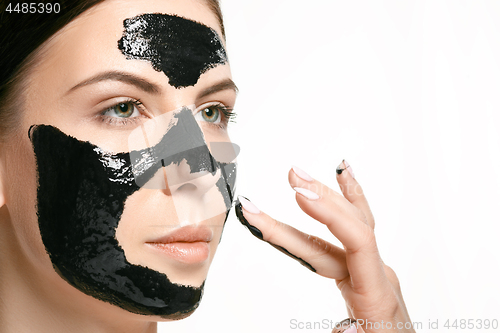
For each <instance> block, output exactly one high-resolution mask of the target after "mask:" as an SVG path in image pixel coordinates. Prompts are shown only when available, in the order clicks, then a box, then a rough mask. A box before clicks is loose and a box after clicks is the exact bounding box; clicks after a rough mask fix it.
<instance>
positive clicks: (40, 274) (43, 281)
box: [0, 206, 157, 333]
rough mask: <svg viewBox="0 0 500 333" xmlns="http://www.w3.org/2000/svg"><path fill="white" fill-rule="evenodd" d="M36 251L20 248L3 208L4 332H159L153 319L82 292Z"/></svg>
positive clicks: (0, 302)
mask: <svg viewBox="0 0 500 333" xmlns="http://www.w3.org/2000/svg"><path fill="white" fill-rule="evenodd" d="M21 237H22V236H21ZM42 250H43V249H42ZM34 252H35V251H34V250H33V249H27V248H23V247H22V246H21V242H19V239H18V238H17V237H16V233H14V232H13V226H12V224H11V221H10V219H9V216H8V211H7V209H6V207H5V206H4V207H1V208H0V332H2V333H11V332H12V333H14V332H16V333H19V332H21V333H22V332H40V333H44V332H51V333H52V332H77V333H86V332H89V333H91V332H92V333H108V332H109V333H111V332H120V333H127V332H134V333H156V332H157V324H156V321H154V319H153V318H147V317H143V316H139V315H135V314H131V313H129V312H127V311H125V310H122V309H120V308H118V307H116V306H113V305H111V304H108V303H105V302H102V301H99V300H97V299H94V298H93V297H90V296H87V295H85V294H83V293H82V292H80V291H78V290H77V289H75V288H74V287H72V286H70V285H69V284H68V283H66V281H64V280H63V279H62V278H60V277H59V275H57V273H56V272H55V271H54V269H53V268H52V265H51V264H50V260H49V259H48V256H47V254H44V255H45V257H46V260H44V261H41V260H39V259H40V255H37V254H36V253H34ZM37 259H38V260H37Z"/></svg>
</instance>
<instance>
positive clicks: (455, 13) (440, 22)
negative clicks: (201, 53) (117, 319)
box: [159, 0, 500, 333]
mask: <svg viewBox="0 0 500 333" xmlns="http://www.w3.org/2000/svg"><path fill="white" fill-rule="evenodd" d="M222 9H223V12H224V16H225V25H226V31H227V42H228V52H229V56H230V61H231V66H232V71H233V77H234V80H235V82H236V84H237V85H238V86H239V88H240V94H239V97H238V102H237V107H236V112H237V113H238V118H237V120H236V121H237V123H236V124H232V125H231V127H232V129H231V137H232V139H233V141H234V142H235V143H237V144H239V145H240V146H241V154H240V156H239V157H238V164H239V173H238V182H237V190H238V193H239V194H242V195H245V196H247V197H248V198H250V199H251V200H252V202H254V203H255V204H256V205H257V207H259V208H260V209H261V210H263V211H265V212H266V213H268V214H269V215H271V216H273V217H275V218H276V219H278V220H281V221H283V222H287V223H289V224H291V225H293V226H295V227H296V228H299V229H301V230H303V231H306V232H309V233H312V234H315V235H318V236H322V237H325V238H326V239H328V240H330V241H332V242H335V243H336V244H338V241H337V240H335V238H334V237H333V236H332V235H331V234H330V233H329V232H328V230H327V229H326V227H325V226H323V225H321V224H320V223H319V222H317V221H314V220H312V219H311V218H309V217H308V216H306V215H305V214H304V213H303V212H302V211H301V210H300V208H299V207H298V206H297V204H296V202H295V199H294V197H295V193H294V191H293V190H292V189H291V188H290V186H289V184H288V181H287V173H288V170H289V168H290V167H291V165H292V164H295V165H297V166H299V167H300V168H302V169H304V170H305V171H307V172H308V173H309V174H310V175H312V176H313V177H314V178H316V179H318V180H320V181H322V182H323V183H326V184H330V185H331V187H332V188H334V189H338V185H336V183H335V174H334V172H335V167H336V166H337V165H338V164H339V163H340V162H341V161H342V159H344V158H345V159H346V160H347V161H348V162H349V163H350V164H351V165H352V167H353V170H354V172H355V173H356V178H357V179H358V181H359V182H360V184H361V185H362V186H363V188H364V190H365V193H366V195H367V197H368V200H369V202H370V204H371V207H372V210H373V212H374V215H375V219H376V223H377V226H376V229H375V230H376V236H377V240H378V243H379V249H380V252H381V255H382V258H383V259H384V261H385V262H386V263H387V264H388V265H389V266H391V267H392V268H393V269H394V270H395V271H396V273H397V274H398V276H399V279H400V281H401V284H402V289H403V294H404V297H405V300H406V304H407V307H408V310H409V312H410V315H411V319H412V320H413V321H416V322H417V321H420V322H422V323H423V325H424V326H423V327H424V329H423V330H421V332H438V331H439V332H454V330H446V329H445V328H444V327H443V324H444V322H445V321H446V320H447V319H451V320H454V319H495V318H496V319H498V320H500V300H499V299H498V298H499V296H500V284H499V280H498V273H499V271H500V258H499V254H500V245H499V244H500V239H499V236H500V233H499V230H500V228H499V224H500V219H499V217H498V207H500V205H499V203H500V186H499V185H500V1H479V0H474V1H472V0H469V1H459V0H450V1H438V0H432V1H405V0H391V1H389V0H385V1H380V0H379V1H368V0H366V1H345V0H342V1H339V0H328V1H327V0H324V1H319V0H312V1H296V0H294V1H291V0H272V1H269V0H266V1H264V0H252V1H234V0H222ZM346 317H347V315H346V311H345V307H344V303H343V299H342V297H341V295H340V292H339V291H338V289H337V288H336V286H335V282H334V281H332V280H328V279H325V278H322V277H320V276H316V275H315V274H313V273H311V272H309V271H308V270H307V269H305V268H304V267H302V266H301V265H300V264H298V263H297V262H295V261H294V260H292V259H290V258H288V257H286V256H284V255H283V254H282V253H279V252H278V251H276V250H274V249H273V248H272V247H270V246H269V245H267V244H265V243H263V242H261V241H259V240H258V239H256V238H255V237H253V236H252V235H251V234H250V233H249V232H248V231H247V230H246V229H245V228H244V227H243V226H242V225H241V224H240V223H239V222H238V221H237V219H236V217H235V215H234V211H232V212H231V215H230V218H229V220H228V222H227V225H226V229H225V232H224V236H223V239H222V243H221V244H220V247H219V250H218V253H217V255H216V258H215V260H214V262H213V266H212V268H211V271H210V273H209V276H208V279H207V282H206V288H205V296H204V298H203V301H202V302H201V306H200V308H199V309H198V310H197V311H196V312H195V313H194V314H193V315H192V316H191V317H190V318H188V319H185V320H182V321H180V322H175V323H164V324H160V325H159V331H160V332H190V333H192V332H218V333H223V332H266V333H267V332H280V333H282V332H297V331H300V330H297V329H291V328H290V320H292V319H296V320H298V321H302V322H307V321H321V320H323V319H328V320H333V321H334V322H335V321H340V320H342V319H344V318H346ZM429 320H431V321H436V320H439V325H440V329H439V330H429V329H428V322H429ZM304 331H307V332H331V329H322V330H321V329H319V330H304ZM466 331H467V332H472V331H473V330H462V331H460V332H466ZM483 331H484V332H493V330H489V331H487V330H480V332H483Z"/></svg>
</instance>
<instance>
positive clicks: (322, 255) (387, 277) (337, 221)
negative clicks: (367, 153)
mask: <svg viewBox="0 0 500 333" xmlns="http://www.w3.org/2000/svg"><path fill="white" fill-rule="evenodd" d="M340 167H341V168H342V169H344V168H345V165H344V164H343V162H342V164H341V166H340ZM288 181H289V183H290V186H291V187H292V188H295V187H300V188H305V189H308V190H310V191H312V192H314V193H316V194H318V195H319V199H317V200H310V199H308V198H307V197H305V196H303V195H301V194H299V193H296V196H295V199H296V201H297V204H298V205H299V207H300V208H301V209H302V210H303V211H304V212H305V213H306V214H308V215H309V216H311V217H312V218H314V219H316V220H317V221H319V222H320V223H323V224H325V225H326V226H327V227H328V229H329V230H330V232H331V233H332V234H333V235H334V236H335V237H337V239H339V240H340V241H341V242H342V244H343V245H344V248H343V249H342V248H339V247H337V246H335V245H333V244H331V243H329V242H327V241H325V240H323V239H321V238H319V237H316V236H311V235H308V234H305V233H303V232H301V231H299V230H297V229H295V228H293V227H291V226H289V225H287V224H285V223H282V222H279V221H277V220H275V219H273V218H272V217H270V216H269V215H267V214H265V213H264V212H260V213H258V214H252V213H250V212H248V211H246V210H244V209H243V214H244V216H245V218H246V219H247V220H248V222H249V223H250V224H251V225H253V226H255V227H257V228H258V229H259V230H260V231H261V232H262V234H263V238H264V240H265V241H268V242H271V243H273V244H276V245H279V246H282V247H284V248H286V249H287V250H288V251H289V252H291V253H292V254H294V255H295V256H297V257H300V258H302V259H303V260H305V261H306V262H308V263H309V264H311V265H312V267H314V268H315V269H316V273H317V274H319V275H322V276H325V277H327V278H331V279H335V280H336V282H337V287H338V288H339V289H340V291H341V293H342V296H343V297H344V299H345V301H346V305H347V310H348V316H349V317H350V318H355V319H365V321H366V322H372V323H376V322H378V323H381V322H382V321H383V322H384V323H387V322H391V323H392V327H393V328H392V329H373V328H370V327H368V328H367V327H366V326H360V327H358V330H357V332H358V333H362V332H366V333H381V332H401V333H402V332H405V333H413V332H415V330H413V329H407V330H406V329H400V330H395V328H396V327H397V326H396V325H397V323H403V325H404V323H407V322H410V323H411V320H410V317H409V314H408V311H407V310H406V306H405V304H404V301H403V296H402V293H401V289H400V286H399V281H398V278H397V276H396V274H395V273H394V271H393V270H392V269H391V268H390V267H389V266H387V265H386V264H384V262H383V261H382V258H381V257H380V254H379V252H378V249H377V243H376V239H375V233H374V227H375V220H374V218H373V215H372V213H371V210H370V207H369V205H368V201H367V200H366V198H365V196H364V194H363V190H362V188H361V186H360V184H359V183H358V181H357V180H356V179H355V178H353V177H352V175H351V174H350V173H349V172H348V170H346V171H344V172H342V174H340V175H338V174H337V182H338V184H339V185H340V188H341V191H342V194H340V193H338V192H336V191H334V190H332V189H330V188H329V187H328V186H326V185H324V184H322V183H320V182H319V181H317V180H315V179H313V180H312V181H307V180H304V179H302V178H300V177H299V176H298V175H297V174H296V173H295V172H294V171H293V169H291V170H290V171H289V173H288ZM333 332H338V330H336V329H334V330H333ZM350 333H351V332H350Z"/></svg>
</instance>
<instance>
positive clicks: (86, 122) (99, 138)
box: [2, 0, 236, 319]
mask: <svg viewBox="0 0 500 333" xmlns="http://www.w3.org/2000/svg"><path fill="white" fill-rule="evenodd" d="M221 36H222V33H221V28H220V26H219V24H218V22H217V19H216V17H215V15H214V14H213V13H212V12H211V11H210V10H209V9H208V7H207V6H206V5H205V4H204V3H203V1H197V0H169V1H165V0H157V1H133V0H110V1H104V2H103V3H101V4H99V5H97V6H96V7H94V8H92V9H90V10H88V11H87V12H85V13H84V14H83V15H81V16H80V17H79V18H77V19H76V20H74V21H73V22H71V23H70V24H69V25H68V26H66V27H65V28H64V29H63V30H62V31H60V32H59V33H58V34H56V35H55V36H54V38H53V39H52V40H50V41H49V42H48V43H47V44H46V47H45V48H44V50H43V52H42V53H41V54H40V57H41V59H42V60H41V61H40V63H39V64H38V65H37V66H36V68H35V70H34V71H33V72H32V75H31V76H30V80H29V84H28V89H27V91H25V94H24V97H25V104H24V107H23V110H22V116H23V117H22V122H21V124H20V126H19V129H18V130H17V131H16V133H17V134H16V136H13V137H12V138H9V141H8V142H7V145H6V149H4V150H3V156H2V163H3V168H2V169H3V171H2V178H3V179H2V184H3V192H4V196H5V202H6V204H5V206H4V208H3V209H4V212H5V208H6V209H7V211H8V218H9V220H10V225H11V227H12V230H13V233H14V235H15V237H13V239H11V240H10V241H9V242H10V243H9V244H10V246H9V248H10V249H11V250H12V251H17V252H18V254H20V256H19V257H21V258H22V259H21V260H19V261H18V266H19V267H18V269H19V270H21V271H23V273H24V274H37V275H38V276H40V277H41V278H40V279H39V281H38V280H37V282H36V284H37V287H35V290H36V289H37V288H38V289H40V290H43V289H45V290H48V289H52V290H58V293H59V296H57V297H71V298H73V299H74V297H80V298H82V299H83V298H87V301H88V297H89V296H90V297H93V298H94V299H95V298H97V299H99V300H101V301H105V302H107V303H111V304H114V305H117V306H118V307H120V308H123V309H126V310H128V311H130V312H134V313H138V314H144V315H156V316H160V317H162V318H164V319H168V318H179V317H183V316H186V315H188V314H190V313H191V312H192V311H194V309H195V308H196V307H197V306H198V302H199V298H200V297H201V292H202V288H203V283H204V281H205V278H206V276H207V272H208V268H209V266H210V263H211V261H212V259H213V256H214V254H215V250H216V248H217V245H218V243H219V240H220V237H221V233H222V229H223V225H224V222H225V220H226V217H227V212H228V210H229V208H230V206H231V201H232V195H233V188H234V175H235V165H234V158H235V155H236V154H235V151H234V150H233V146H232V145H231V144H230V143H229V138H228V135H227V131H226V125H227V121H228V117H229V113H230V109H232V107H233V105H234V102H235V97H236V91H235V90H236V88H235V86H234V84H233V82H232V81H231V72H230V68H229V64H228V62H227V59H226V54H225V49H224V47H225V46H224V44H223V39H222V38H221ZM33 125H34V126H33ZM43 125H45V126H43ZM28 133H29V134H30V137H28ZM64 280H66V281H64ZM68 283H69V285H71V286H72V287H74V288H68ZM76 290H79V291H76ZM103 304H105V303H103ZM104 306H109V305H104Z"/></svg>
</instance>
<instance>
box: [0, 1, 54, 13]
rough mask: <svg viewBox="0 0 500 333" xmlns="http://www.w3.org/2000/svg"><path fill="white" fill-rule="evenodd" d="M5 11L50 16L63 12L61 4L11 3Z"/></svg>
mask: <svg viewBox="0 0 500 333" xmlns="http://www.w3.org/2000/svg"><path fill="white" fill-rule="evenodd" d="M5 11H6V12H8V13H19V14H35V13H38V14H44V13H47V14H50V13H56V14H57V13H59V12H60V11H61V5H60V4H59V3H54V4H51V3H36V2H31V3H27V2H24V3H16V4H12V3H9V4H8V5H7V8H5Z"/></svg>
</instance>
